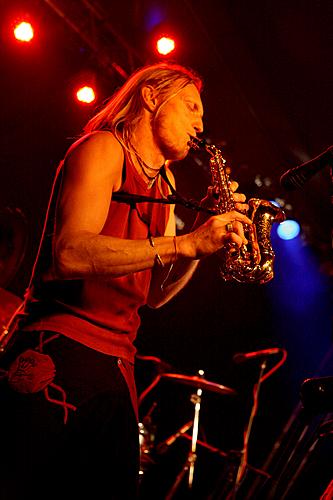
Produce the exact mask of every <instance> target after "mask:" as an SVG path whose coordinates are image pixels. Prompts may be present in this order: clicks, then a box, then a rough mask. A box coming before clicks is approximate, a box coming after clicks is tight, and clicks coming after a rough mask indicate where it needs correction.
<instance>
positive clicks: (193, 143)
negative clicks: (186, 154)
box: [188, 137, 207, 149]
mask: <svg viewBox="0 0 333 500" xmlns="http://www.w3.org/2000/svg"><path fill="white" fill-rule="evenodd" d="M206 144H207V143H206V140H205V139H199V138H198V137H191V139H190V140H189V141H188V145H189V146H190V147H191V148H193V149H205V147H206Z"/></svg>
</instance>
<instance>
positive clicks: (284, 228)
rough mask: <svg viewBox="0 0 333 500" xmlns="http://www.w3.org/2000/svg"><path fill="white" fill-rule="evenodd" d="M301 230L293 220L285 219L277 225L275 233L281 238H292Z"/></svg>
mask: <svg viewBox="0 0 333 500" xmlns="http://www.w3.org/2000/svg"><path fill="white" fill-rule="evenodd" d="M300 231H301V227H300V225H299V224H298V222H296V221H295V220H292V219H287V220H285V221H284V222H281V223H280V224H279V225H278V227H277V230H276V232H277V234H278V236H279V237H280V238H281V239H282V240H293V239H294V238H297V236H298V235H299V233H300Z"/></svg>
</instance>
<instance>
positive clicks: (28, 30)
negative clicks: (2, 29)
mask: <svg viewBox="0 0 333 500" xmlns="http://www.w3.org/2000/svg"><path fill="white" fill-rule="evenodd" d="M13 32H14V36H15V38H16V40H18V41H19V42H31V40H32V39H33V37H34V29H33V27H32V25H31V24H30V23H28V22H26V21H21V22H19V23H17V24H16V26H15V27H14V30H13Z"/></svg>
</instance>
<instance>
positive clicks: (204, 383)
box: [161, 370, 236, 395]
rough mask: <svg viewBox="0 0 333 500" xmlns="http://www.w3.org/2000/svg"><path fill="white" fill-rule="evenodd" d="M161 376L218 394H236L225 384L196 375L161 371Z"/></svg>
mask: <svg viewBox="0 0 333 500" xmlns="http://www.w3.org/2000/svg"><path fill="white" fill-rule="evenodd" d="M200 371H201V370H200ZM161 377H163V378H166V379H168V380H172V381H174V382H180V383H181V384H185V385H191V386H192V387H197V388H198V389H205V390H208V391H212V392H217V393H218V394H229V395H235V394H236V391H235V390H234V389H230V388H229V387H226V386H225V385H221V384H216V383H215V382H210V381H209V380H206V379H205V378H203V377H201V376H198V375H194V376H189V375H182V374H179V373H162V374H161Z"/></svg>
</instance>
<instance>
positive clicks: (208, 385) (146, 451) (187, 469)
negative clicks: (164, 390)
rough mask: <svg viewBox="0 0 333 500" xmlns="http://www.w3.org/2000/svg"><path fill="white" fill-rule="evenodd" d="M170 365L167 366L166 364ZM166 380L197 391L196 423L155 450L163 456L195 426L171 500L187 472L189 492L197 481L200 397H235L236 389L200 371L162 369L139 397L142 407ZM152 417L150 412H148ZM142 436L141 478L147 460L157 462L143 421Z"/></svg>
mask: <svg viewBox="0 0 333 500" xmlns="http://www.w3.org/2000/svg"><path fill="white" fill-rule="evenodd" d="M139 359H143V360H146V361H154V362H155V363H156V362H157V363H158V365H161V360H160V359H159V358H155V357H152V356H149V357H148V356H141V355H140V358H139ZM165 365H166V366H167V364H165ZM162 378H164V379H166V380H169V381H172V382H177V383H180V384H184V385H189V386H191V387H194V388H196V389H197V390H196V393H194V394H192V395H191V397H190V401H191V403H193V404H194V418H193V420H191V421H189V422H187V423H186V424H184V425H183V426H182V427H181V428H180V429H179V430H178V431H176V433H174V434H172V435H171V436H170V437H169V438H168V439H167V440H165V441H163V442H162V443H159V444H158V445H157V446H156V447H155V450H156V452H157V453H160V454H162V453H164V452H165V451H166V450H167V449H168V447H169V446H170V445H171V444H172V443H174V442H175V440H176V439H177V438H178V437H182V436H183V435H185V433H186V431H188V430H189V429H190V427H191V426H192V436H191V448H190V450H189V453H188V455H187V458H186V461H185V463H184V465H183V467H182V469H181V471H180V472H179V474H178V475H177V477H176V479H175V482H174V483H173V485H172V487H171V488H170V490H169V492H168V494H167V496H166V497H165V500H170V499H171V498H173V496H174V494H175V493H176V491H177V489H178V488H179V486H180V484H181V483H182V480H183V478H184V477H185V475H186V474H187V473H188V483H187V486H188V488H189V489H192V485H193V478H194V469H195V462H196V447H197V442H198V429H199V415H200V409H201V396H202V392H203V390H207V391H210V392H215V393H217V394H224V395H236V391H235V390H234V389H231V388H229V387H226V386H224V385H222V384H217V383H215V382H210V381H209V380H207V379H205V378H204V372H203V370H199V371H198V375H194V376H191V375H184V374H179V373H169V372H167V373H163V371H162V370H160V373H158V374H157V375H156V377H155V378H154V379H153V381H152V382H151V383H150V385H149V386H148V387H147V388H146V389H144V390H143V391H142V393H141V394H140V395H139V398H138V403H139V407H140V405H142V403H143V400H144V399H145V398H146V397H147V396H148V394H149V393H150V392H151V391H152V390H153V389H154V388H155V387H156V386H157V384H158V383H159V382H160V380H161V379H162ZM148 413H149V414H151V411H149V412H148ZM139 434H140V452H141V460H142V462H143V465H142V466H141V467H140V475H141V476H142V475H143V474H144V472H145V466H146V463H145V462H146V461H147V459H148V461H149V464H151V463H154V461H153V460H152V459H151V457H150V456H149V455H150V453H151V450H152V448H151V442H150V444H149V438H148V446H147V435H148V434H147V428H146V426H145V425H144V422H142V423H140V424H139Z"/></svg>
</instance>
